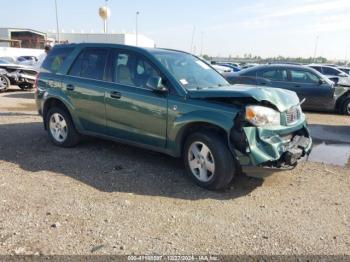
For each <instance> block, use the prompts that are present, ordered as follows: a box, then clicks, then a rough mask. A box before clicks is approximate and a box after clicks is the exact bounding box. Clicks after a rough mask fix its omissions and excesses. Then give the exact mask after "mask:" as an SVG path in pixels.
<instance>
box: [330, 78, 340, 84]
mask: <svg viewBox="0 0 350 262" xmlns="http://www.w3.org/2000/svg"><path fill="white" fill-rule="evenodd" d="M329 80H331V81H332V82H333V83H334V84H336V85H337V84H338V82H339V78H338V77H330V78H329Z"/></svg>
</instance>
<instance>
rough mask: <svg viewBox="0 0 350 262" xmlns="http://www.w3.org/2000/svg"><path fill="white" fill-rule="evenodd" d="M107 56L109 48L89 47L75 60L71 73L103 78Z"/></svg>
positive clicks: (98, 78)
mask: <svg viewBox="0 0 350 262" xmlns="http://www.w3.org/2000/svg"><path fill="white" fill-rule="evenodd" d="M107 56H108V50H107V49H103V48H87V49H85V50H84V51H83V52H82V53H80V55H79V56H78V58H77V59H76V60H75V62H74V63H73V66H72V67H71V69H70V71H69V75H71V76H78V77H83V78H89V79H95V80H103V77H104V72H105V67H106V61H107Z"/></svg>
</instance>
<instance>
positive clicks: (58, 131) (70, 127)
mask: <svg viewBox="0 0 350 262" xmlns="http://www.w3.org/2000/svg"><path fill="white" fill-rule="evenodd" d="M46 127H47V132H48V134H49V137H50V139H51V141H52V142H53V143H54V144H55V145H57V146H61V147H73V146H75V145H77V144H78V143H79V141H80V135H79V133H78V132H77V130H76V129H75V127H74V124H73V121H72V119H71V117H70V115H69V113H68V112H67V110H65V109H63V108H60V107H53V108H51V109H50V110H49V112H48V113H47V116H46Z"/></svg>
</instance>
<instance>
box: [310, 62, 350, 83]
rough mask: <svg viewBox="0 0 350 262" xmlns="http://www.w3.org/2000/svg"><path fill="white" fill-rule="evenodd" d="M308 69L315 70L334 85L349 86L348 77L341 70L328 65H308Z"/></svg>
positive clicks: (349, 80) (349, 78)
mask: <svg viewBox="0 0 350 262" xmlns="http://www.w3.org/2000/svg"><path fill="white" fill-rule="evenodd" d="M309 67H311V68H313V69H315V70H317V71H318V72H320V73H321V74H323V75H325V76H326V77H328V78H329V79H331V80H332V81H333V82H335V83H336V84H338V83H339V84H341V85H346V86H350V75H348V74H346V73H345V72H343V71H342V70H340V69H338V68H336V67H333V66H329V65H313V64H312V65H309Z"/></svg>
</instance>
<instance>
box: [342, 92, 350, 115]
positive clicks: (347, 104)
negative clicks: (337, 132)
mask: <svg viewBox="0 0 350 262" xmlns="http://www.w3.org/2000/svg"><path fill="white" fill-rule="evenodd" d="M342 113H343V114H344V115H350V96H348V97H347V98H345V99H344V102H343V103H342Z"/></svg>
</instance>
